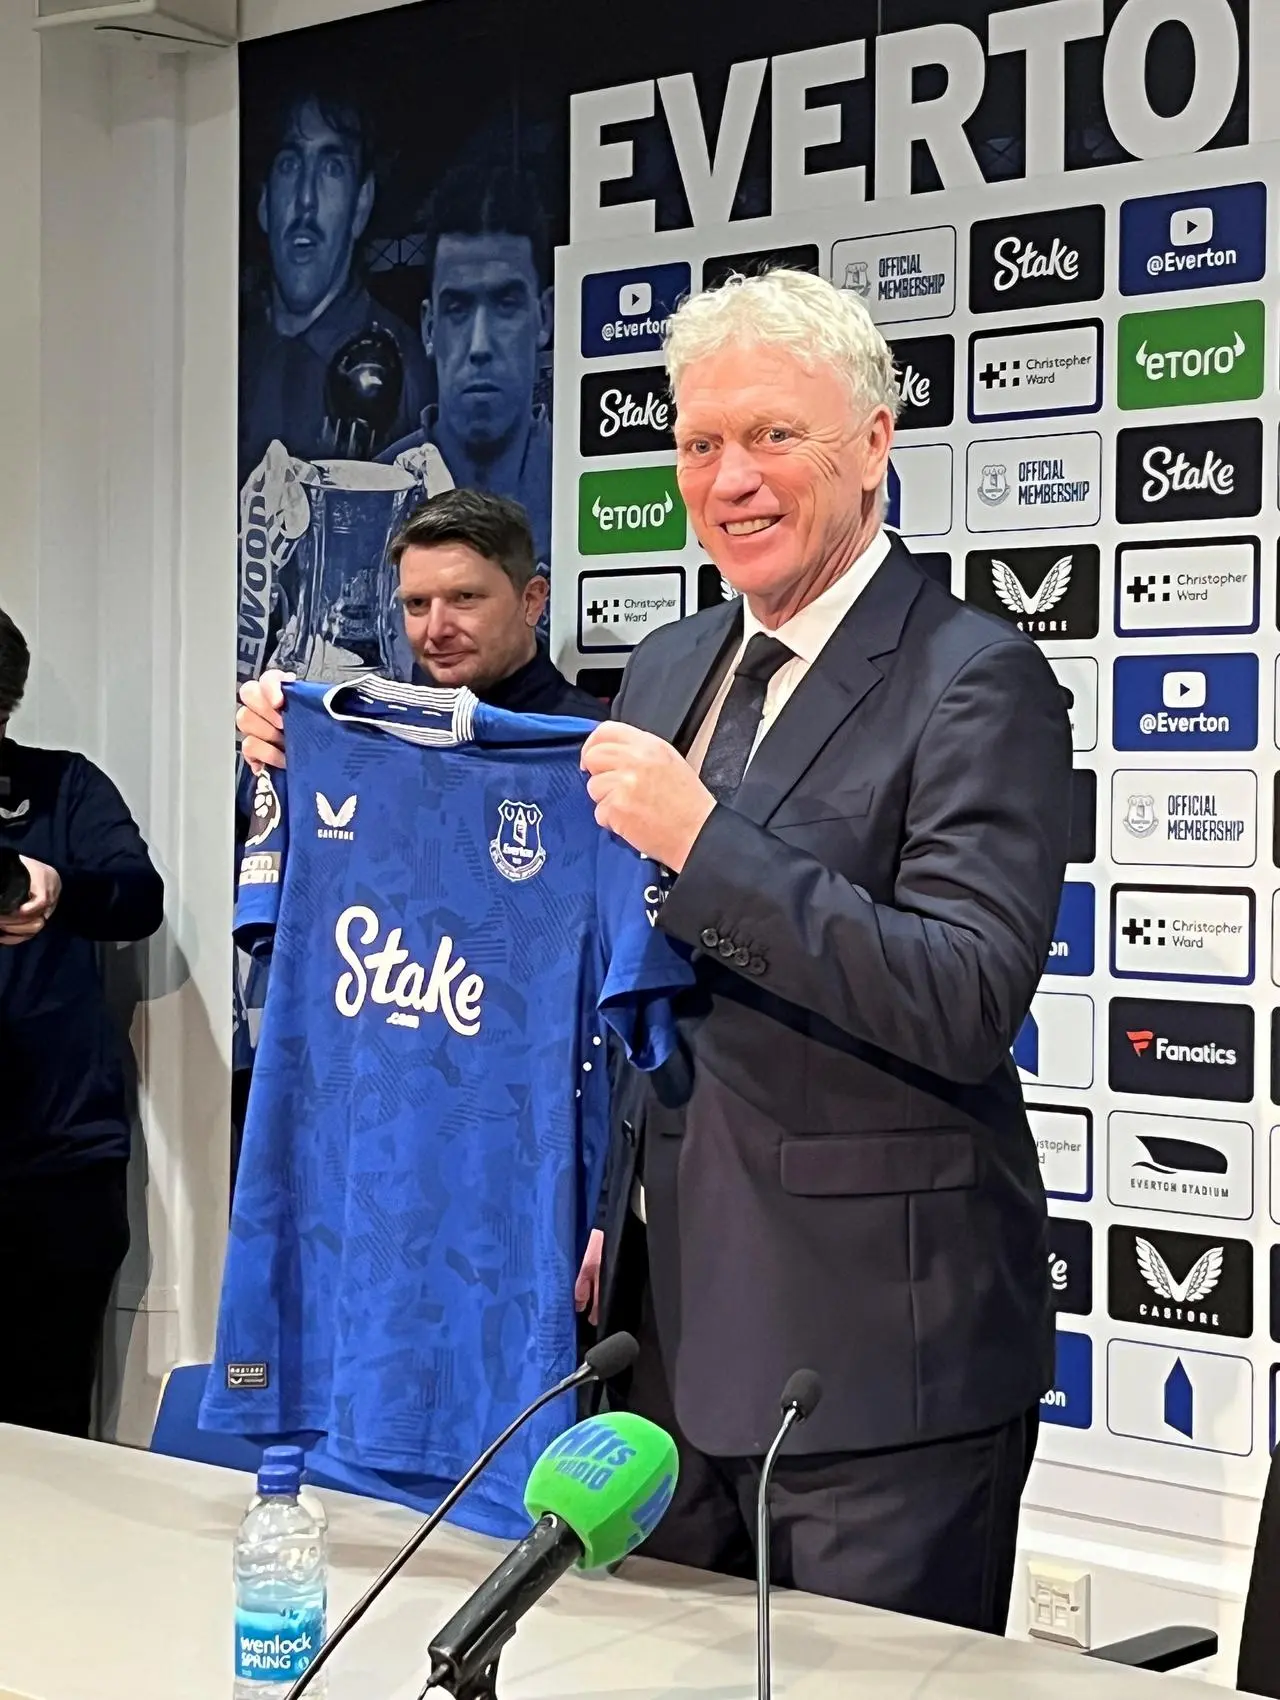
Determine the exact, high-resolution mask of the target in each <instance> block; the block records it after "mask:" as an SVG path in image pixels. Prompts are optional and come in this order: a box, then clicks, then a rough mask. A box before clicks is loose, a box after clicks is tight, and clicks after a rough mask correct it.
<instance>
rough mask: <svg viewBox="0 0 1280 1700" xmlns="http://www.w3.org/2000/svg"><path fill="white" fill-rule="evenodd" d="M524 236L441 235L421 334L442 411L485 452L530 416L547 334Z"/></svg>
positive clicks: (546, 313)
mask: <svg viewBox="0 0 1280 1700" xmlns="http://www.w3.org/2000/svg"><path fill="white" fill-rule="evenodd" d="M550 294H551V292H550V290H547V291H545V292H543V291H541V290H539V288H538V278H537V274H536V272H535V271H534V267H533V248H532V245H531V243H530V241H529V239H528V237H527V236H512V235H508V234H506V233H504V232H502V231H494V232H492V233H486V234H484V235H480V236H450V235H444V236H441V237H440V239H439V241H438V242H437V244H436V254H435V269H434V274H433V277H432V285H431V300H430V303H429V305H428V304H424V312H423V333H424V337H425V340H426V343H427V352H428V354H429V355H431V356H433V357H434V359H435V363H436V378H437V382H438V384H439V393H440V416H441V418H442V420H443V421H444V422H445V423H446V425H447V426H448V427H449V429H450V430H451V431H453V432H454V433H455V435H456V436H457V437H459V438H460V439H461V440H462V442H463V443H465V444H466V446H467V448H468V449H470V450H472V452H474V453H478V454H480V455H481V456H483V454H484V451H485V450H486V449H496V448H498V447H499V446H501V445H502V444H503V443H504V442H505V441H506V440H507V439H508V438H509V437H510V436H511V434H512V432H513V431H514V430H515V429H516V428H517V427H518V426H519V425H521V424H522V423H523V422H524V421H525V420H526V419H527V418H528V417H529V412H530V409H531V407H532V405H533V385H534V379H535V378H536V376H537V371H538V350H539V349H540V348H542V347H543V346H544V345H545V343H546V341H547V338H548V336H549V334H550Z"/></svg>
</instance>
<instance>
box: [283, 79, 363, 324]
mask: <svg viewBox="0 0 1280 1700" xmlns="http://www.w3.org/2000/svg"><path fill="white" fill-rule="evenodd" d="M372 208H373V178H372V177H368V176H367V177H365V178H364V179H363V181H362V180H361V178H360V175H359V160H358V158H357V155H356V150H355V149H354V147H353V146H352V144H351V143H350V142H349V141H348V140H347V139H346V138H345V137H343V136H341V135H339V133H338V132H337V131H336V130H335V129H333V127H332V126H331V125H329V124H327V123H326V122H325V120H324V118H323V116H322V115H321V113H320V109H319V107H318V106H317V105H316V103H315V102H314V101H308V102H307V103H306V105H305V106H302V107H300V108H299V110H298V112H297V113H296V115H295V117H294V120H293V124H292V126H291V128H290V131H289V134H288V135H287V136H286V138H285V140H284V144H283V146H282V147H281V149H280V151H279V153H277V155H276V157H275V159H274V160H272V162H271V170H270V172H269V173H268V176H267V180H266V182H265V183H264V184H263V186H262V194H261V196H260V197H259V200H258V223H259V224H260V225H261V227H262V229H263V231H264V232H265V233H266V237H267V243H268V245H269V247H270V249H271V269H272V271H273V272H274V274H275V281H276V288H277V289H278V290H279V292H280V296H281V299H282V300H283V301H284V304H285V306H286V307H287V308H288V309H289V311H290V312H291V313H300V314H305V313H311V312H314V310H315V309H316V308H317V307H318V306H319V305H320V303H321V302H322V301H324V300H325V299H326V298H327V297H328V296H329V295H331V294H337V293H339V292H340V290H341V289H342V287H343V285H344V284H345V283H346V280H347V276H348V274H349V272H350V270H351V255H352V251H353V249H354V247H355V244H356V242H357V241H358V240H359V238H360V236H361V233H362V232H363V230H364V227H365V225H366V224H367V223H368V222H369V213H370V211H371V210H372Z"/></svg>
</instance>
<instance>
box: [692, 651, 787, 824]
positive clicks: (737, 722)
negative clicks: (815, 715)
mask: <svg viewBox="0 0 1280 1700" xmlns="http://www.w3.org/2000/svg"><path fill="white" fill-rule="evenodd" d="M794 660H795V654H794V652H793V651H792V650H790V649H788V648H787V646H786V644H785V643H780V642H779V641H778V639H777V638H771V637H766V636H765V635H764V633H763V632H757V633H756V635H755V636H754V637H753V638H752V639H751V641H750V643H748V645H747V647H746V649H745V650H744V651H743V655H742V659H741V661H739V663H738V665H737V667H736V668H735V669H734V675H733V683H732V684H731V685H730V686H729V694H728V695H727V696H726V697H725V699H724V702H723V703H722V704H721V707H720V718H719V719H718V720H717V721H716V727H715V731H714V732H713V733H712V734H711V742H710V743H709V744H708V745H707V753H706V755H705V756H704V757H703V758H702V769H701V778H702V783H703V784H704V785H705V786H706V788H707V790H708V791H710V793H711V795H712V796H713V797H714V798H715V800H716V802H717V803H727V802H728V801H729V800H730V798H731V797H732V796H733V794H734V792H735V791H736V790H737V789H738V787H739V785H741V784H742V776H743V774H744V773H745V772H746V771H747V763H748V761H750V759H751V748H752V745H753V744H754V743H755V741H756V733H757V732H758V731H759V730H760V717H761V716H762V715H763V713H764V699H765V693H766V692H767V691H768V689H769V681H770V679H772V677H773V675H774V674H775V673H776V672H777V671H778V669H779V667H783V666H785V665H786V663H787V662H788V661H794Z"/></svg>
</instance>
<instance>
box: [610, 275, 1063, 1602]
mask: <svg viewBox="0 0 1280 1700" xmlns="http://www.w3.org/2000/svg"><path fill="white" fill-rule="evenodd" d="M667 363H668V368H669V371H670V375H671V379H672V383H673V388H674V393H675V399H676V410H677V424H676V444H677V470H678V476H679V483H680V490H681V493H682V495H683V497H684V500H685V503H686V506H687V507H688V510H689V516H690V519H691V521H692V524H693V527H694V530H695V532H696V533H697V535H698V538H699V540H700V541H701V543H702V546H703V548H704V549H705V550H706V551H707V553H708V554H709V555H710V557H711V559H712V560H713V561H714V563H715V565H716V566H717V567H718V568H719V570H720V572H721V573H722V574H723V576H724V578H725V579H726V580H727V581H728V582H729V584H730V585H732V586H733V587H734V589H735V590H737V591H738V592H740V593H741V594H740V597H739V598H737V599H735V600H734V601H732V602H726V603H724V604H723V605H722V606H719V607H713V608H710V609H708V610H706V611H705V612H703V613H700V614H697V615H695V616H694V617H693V618H691V619H688V620H682V621H680V622H678V623H676V624H674V625H668V626H664V627H662V628H660V629H659V630H658V631H656V632H654V633H653V634H652V635H651V636H649V637H648V638H646V639H645V641H644V642H643V643H642V644H641V645H640V646H639V648H638V649H637V650H636V652H635V654H634V655H633V656H632V658H631V662H630V665H629V666H628V668H627V671H626V675H625V677H624V679H623V683H622V687H621V690H620V693H619V695H618V698H617V701H616V703H615V705H614V711H615V715H616V717H617V718H616V719H615V720H614V721H612V722H610V723H609V724H607V725H605V726H602V727H600V728H599V729H598V730H597V731H596V732H594V733H593V734H592V736H591V737H590V739H588V741H587V743H586V745H585V747H584V752H583V764H584V767H585V768H586V770H587V772H588V774H589V775H590V780H589V784H590V791H591V795H592V797H593V798H594V800H595V802H596V805H597V807H596V816H597V819H598V820H599V822H600V824H601V825H602V826H604V827H607V828H609V829H610V830H612V831H614V832H616V833H618V834H620V835H621V836H622V837H623V838H625V839H626V840H627V841H628V842H629V843H631V844H632V845H634V846H635V847H636V849H638V850H640V851H642V852H644V853H645V854H646V855H649V856H652V857H654V858H656V859H657V860H658V861H659V862H661V863H662V864H664V865H665V867H666V868H667V869H669V870H670V871H671V873H672V875H673V876H674V878H673V880H672V882H671V884H670V887H669V895H668V896H667V898H666V902H665V906H664V908H663V910H662V913H661V916H660V919H659V922H658V924H659V925H660V926H661V927H662V928H663V929H664V930H665V931H666V932H668V933H669V934H671V936H672V937H674V938H677V939H680V940H681V941H683V942H684V943H685V944H686V945H688V946H690V947H692V949H693V950H694V952H695V959H696V965H697V984H696V986H695V987H694V989H693V990H692V991H691V992H689V993H688V994H687V995H686V996H685V997H684V999H683V1002H682V1004H681V1006H680V1009H679V1015H680V1025H681V1033H682V1041H683V1042H682V1046H681V1048H680V1051H679V1053H678V1055H677V1056H676V1057H675V1058H674V1059H673V1060H672V1062H671V1063H670V1064H668V1065H667V1067H666V1068H665V1069H664V1070H663V1071H662V1072H661V1073H660V1074H659V1075H657V1076H650V1077H647V1078H641V1077H638V1076H634V1075H633V1076H630V1077H628V1078H626V1079H624V1081H623V1082H622V1085H621V1090H620V1094H619V1106H618V1117H617V1121H618V1132H617V1137H616V1139H615V1146H614V1152H613V1159H612V1165H611V1175H610V1181H609V1192H608V1202H607V1208H606V1210H605V1212H604V1215H603V1217H602V1227H603V1233H602V1234H597V1235H596V1236H594V1237H593V1245H592V1249H591V1251H589V1253H588V1258H587V1262H586V1264H585V1265H584V1268H583V1273H582V1275H581V1277H580V1278H579V1295H578V1296H579V1302H580V1303H582V1304H584V1305H592V1306H593V1305H594V1303H595V1300H596V1298H597V1297H598V1298H599V1302H600V1310H601V1314H602V1318H603V1323H604V1326H606V1327H609V1328H612V1327H618V1326H630V1327H633V1328H634V1329H635V1330H636V1332H637V1333H638V1336H639V1339H640V1343H641V1351H640V1357H639V1359H638V1360H637V1364H636V1367H635V1370H634V1373H633V1378H632V1381H631V1384H630V1387H629V1388H626V1389H623V1390H622V1392H621V1394H620V1397H621V1399H622V1400H623V1401H624V1402H626V1403H628V1404H629V1405H630V1407H631V1408H632V1409H635V1410H638V1411H641V1412H644V1413H645V1414H647V1415H650V1416H652V1417H654V1418H655V1419H656V1420H658V1421H659V1422H662V1423H663V1424H664V1425H666V1426H668V1427H670V1428H671V1429H672V1430H673V1432H674V1433H675V1435H676V1437H677V1440H678V1443H679V1447H680V1461H681V1471H680V1483H679V1487H678V1489H677V1495H676V1500H675V1502H674V1504H673V1506H672V1509H671V1511H670V1512H669V1513H668V1514H667V1516H666V1517H665V1518H664V1520H663V1522H662V1523H661V1524H660V1525H659V1527H658V1528H657V1529H656V1530H655V1532H654V1534H653V1535H652V1536H651V1537H650V1539H649V1541H648V1543H647V1546H646V1551H647V1552H649V1553H650V1554H651V1555H652V1556H655V1557H664V1558H668V1559H671V1560H674V1561H676V1562H681V1563H686V1564H691V1565H701V1566H705V1567H708V1568H710V1569H714V1570H720V1571H725V1572H728V1573H731V1574H743V1575H750V1574H751V1573H752V1570H753V1567H754V1552H753V1548H752V1541H753V1536H754V1507H755V1494H756V1485H757V1482H758V1480H759V1472H760V1464H761V1458H762V1455H763V1453H764V1452H765V1450H766V1448H767V1446H768V1444H769V1441H770V1439H771V1437H772V1435H773V1433H774V1431H775V1429H776V1427H777V1423H778V1396H779V1393H780V1391H781V1389H782V1386H783V1384H784V1383H785V1382H786V1380H787V1378H788V1376H789V1375H790V1374H791V1372H792V1371H793V1370H795V1369H797V1368H799V1367H801V1366H806V1367H808V1368H811V1369H813V1370H816V1371H817V1372H818V1374H819V1376H820V1377H821V1380H822V1383H823V1386H824V1389H825V1392H824V1396H823V1398H822V1401H821V1403H820V1405H819V1407H818V1408H817V1410H816V1412H815V1414H814V1415H813V1416H812V1418H811V1419H810V1420H809V1421H808V1422H806V1423H805V1424H804V1425H803V1426H802V1427H801V1428H799V1429H798V1430H797V1431H796V1432H795V1434H794V1437H793V1439H792V1440H791V1441H790V1442H789V1444H788V1447H787V1450H786V1452H785V1454H784V1456H783V1459H782V1462H781V1466H780V1469H779V1474H778V1477H777V1483H776V1491H775V1494H774V1536H775V1543H776V1550H775V1551H774V1552H773V1555H772V1557H773V1565H774V1575H775V1577H776V1578H777V1580H778V1581H779V1582H781V1583H783V1584H784V1585H790V1586H794V1587H798V1588H804V1589H807V1590H810V1591H812V1592H815V1593H821V1594H829V1595H833V1596H836V1597H840V1598H844V1599H849V1600H857V1601H862V1602H865V1603H867V1604H870V1605H877V1606H884V1607H888V1608H890V1609H893V1610H898V1611H904V1612H910V1613H913V1614H916V1615H918V1616H921V1617H930V1618H936V1619H939V1620H941V1621H947V1622H951V1623H956V1624H962V1625H967V1626H969V1627H971V1628H976V1629H982V1630H988V1631H992V1632H996V1633H1000V1632H1002V1631H1003V1629H1004V1624H1005V1618H1006V1615H1007V1611H1008V1602H1009V1592H1010V1587H1011V1581H1012V1571H1013V1560H1014V1552H1015V1543H1016V1535H1017V1522H1018V1506H1019V1500H1020V1497H1021V1494H1022V1490H1023V1486H1024V1484H1025V1481H1026V1476H1027V1471H1028V1469H1029V1467H1030V1463H1031V1458H1032V1453H1033V1451H1034V1447H1035V1440H1036V1430H1037V1422H1038V1410H1039V1400H1040V1396H1041V1394H1042V1393H1043V1392H1044V1391H1045V1389H1046V1388H1047V1387H1048V1386H1049V1385H1050V1383H1051V1380H1052V1374H1053V1321H1052V1316H1051V1313H1050V1307H1049V1291H1048V1281H1047V1262H1046V1260H1047V1244H1046V1216H1045V1202H1044V1194H1043V1190H1042V1188H1041V1183H1040V1174H1039V1165H1038V1162H1037V1156H1036V1149H1035V1145H1034V1142H1033V1140H1032V1137H1031V1133H1030V1130H1029V1127H1028V1124H1027V1117H1026V1112H1025V1110H1024V1108H1023V1103H1022V1094H1021V1091H1020V1089H1019V1085H1018V1078H1017V1074H1016V1071H1015V1068H1014V1065H1013V1062H1012V1060H1011V1058H1010V1055H1009V1047H1010V1045H1011V1043H1012V1041H1013V1039H1014V1036H1015V1034H1016V1033H1017V1031H1018V1029H1019V1027H1020V1025H1021V1024H1022V1021H1023V1019H1024V1017H1025V1016H1026V1013H1027V1010H1028V1007H1029V1005H1030V1002H1031V998H1032V994H1033V993H1034V991H1035V989H1036V984H1037V981H1038V979H1039V977H1040V974H1041V971H1042V969H1043V966H1044V962H1045V958H1046V955H1047V953H1048V949H1049V944H1050V941H1051V938H1052V932H1053V926H1054V921H1055V917H1056V913H1057V908H1058V901H1059V895H1060V892H1061V887H1062V878H1063V872H1064V867H1065V861H1066V847H1067V828H1068V811H1069V792H1070V773H1071V745H1070V732H1069V727H1068V722H1067V715H1066V711H1065V707H1064V704H1063V699H1062V693H1061V691H1060V689H1059V687H1058V685H1057V682H1056V680H1055V679H1054V676H1053V674H1052V672H1051V670H1050V668H1049V666H1048V665H1047V663H1046V662H1045V660H1044V657H1043V656H1042V655H1041V654H1040V652H1039V650H1038V649H1037V648H1036V646H1035V644H1034V643H1032V642H1030V641H1029V640H1028V639H1027V638H1025V637H1023V636H1022V635H1021V634H1020V633H1018V632H1017V631H1015V630H1012V629H1011V628H1010V627H1009V626H1008V625H1005V624H1003V623H1001V622H998V621H996V620H994V619H991V618H989V617H988V616H987V615H985V614H982V613H980V612H978V611H976V610H974V609H971V608H967V607H965V606H964V605H963V604H961V603H959V602H957V601H955V600H954V599H953V598H952V597H951V596H950V594H949V593H948V592H947V591H946V590H944V589H942V588H941V587H940V586H938V585H937V584H936V583H934V582H932V581H931V580H930V579H929V578H928V577H926V575H925V574H924V573H922V572H921V571H920V569H919V568H918V567H917V566H916V565H915V564H914V562H913V561H912V558H911V555H910V554H909V553H908V551H907V550H906V548H905V547H904V546H903V545H902V543H901V542H900V541H899V540H898V539H897V538H895V537H891V536H890V535H889V534H888V533H887V532H886V531H885V530H884V529H883V526H882V490H883V486H884V484H885V475H886V468H887V465H888V458H889V449H890V445H891V443H892V440H893V423H894V417H895V414H896V412H897V408H898V405H899V401H898V394H897V388H896V384H895V380H894V374H893V365H892V360H891V356H890V353H889V349H888V347H887V346H886V344H885V343H884V341H883V339H882V337H881V336H880V333H879V332H878V330H877V329H876V327H875V325H874V324H873V323H872V321H871V319H870V317H869V316H868V315H867V313H866V310H865V308H864V307H863V306H862V305H861V303H860V302H859V301H858V299H857V298H856V297H855V296H853V295H849V294H845V293H842V292H841V291H839V290H837V289H835V288H834V287H832V285H830V284H828V283H827V282H825V281H824V280H822V279H819V278H815V277H811V276H809V275H807V274H801V273H797V272H787V271H775V272H772V273H770V274H767V275H764V276H761V277H755V278H751V279H749V280H744V279H741V278H738V279H734V280H731V281H730V282H729V283H728V284H726V285H725V286H724V287H722V288H720V289H717V290H712V291H709V292H705V293H703V294H700V295H695V296H693V297H692V298H691V299H690V300H689V301H687V302H686V303H685V305H684V306H683V307H682V308H681V309H680V310H679V311H678V312H677V313H676V315H675V316H674V319H673V322H672V326H671V330H670V333H669V338H668V345H667ZM601 1240H603V1268H602V1269H601V1266H600V1256H601ZM597 1283H598V1287H597Z"/></svg>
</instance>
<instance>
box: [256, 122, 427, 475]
mask: <svg viewBox="0 0 1280 1700" xmlns="http://www.w3.org/2000/svg"><path fill="white" fill-rule="evenodd" d="M375 192H376V184H375V180H374V168H373V155H372V147H371V143H370V134H369V125H368V120H367V119H366V117H365V115H364V114H363V113H362V112H361V111H360V110H359V108H358V107H355V106H353V105H352V104H351V103H350V102H348V101H345V100H334V99H330V98H329V97H327V96H325V95H323V94H320V93H307V94H303V95H300V96H299V97H298V98H296V99H294V100H293V101H292V102H290V103H288V104H286V105H285V106H284V108H283V110H282V112H281V121H280V126H279V129H278V131H277V133H276V136H275V138H274V141H273V145H272V147H271V151H270V158H269V162H268V163H267V165H266V171H265V176H264V178H263V181H262V186H261V189H260V191H259V196H258V215H257V216H258V224H259V227H260V228H261V230H262V233H263V235H264V236H265V237H266V241H267V250H268V254H269V257H270V271H271V276H270V281H269V282H268V284H267V286H266V288H265V290H264V291H263V292H262V293H261V295H260V296H259V297H258V298H257V299H255V300H252V301H251V302H250V303H249V304H248V305H247V307H246V310H245V313H244V317H243V322H242V325H241V336H240V414H239V418H240V446H239V466H240V482H241V484H243V483H244V481H245V479H246V478H247V477H248V475H249V473H250V472H252V470H253V469H254V467H256V466H257V465H258V463H259V461H260V460H261V459H262V456H263V455H264V454H265V452H266V449H267V445H268V444H269V443H270V442H271V441H272V440H273V439H276V438H278V439H279V440H280V441H281V442H282V443H283V444H284V446H285V448H286V449H288V450H289V452H290V453H291V454H294V455H297V456H300V457H301V458H302V459H304V460H315V459H318V458H323V457H325V456H336V457H338V458H343V459H356V460H367V459H371V458H372V457H373V456H374V455H375V454H376V453H377V452H378V451H379V450H380V449H381V448H383V447H384V446H385V445H386V444H387V443H389V442H391V441H392V440H393V439H394V438H396V437H399V436H402V435H403V434H404V432H405V431H407V430H408V429H409V428H410V426H411V425H412V423H413V421H414V420H415V419H416V418H417V417H418V416H419V414H420V412H421V409H422V406H423V404H424V402H425V400H426V396H427V393H428V385H429V374H428V369H427V364H426V361H425V359H424V357H423V352H422V349H421V347H420V345H419V341H418V338H417V336H415V334H414V332H413V330H412V329H411V327H410V326H408V325H406V324H405V323H404V321H403V320H402V319H400V318H398V317H397V315H396V314H394V313H392V312H390V311H389V310H388V309H387V308H386V307H384V306H382V304H381V303H380V302H377V301H375V300H374V298H373V296H372V295H370V293H369V291H368V289H366V288H365V286H364V283H363V282H362V280H361V279H360V277H359V275H358V272H357V269H356V266H355V251H356V244H357V243H358V242H359V240H360V237H361V236H362V235H363V234H364V231H365V227H366V226H367V225H368V222H369V215H370V214H371V212H372V211H373V203H374V195H375Z"/></svg>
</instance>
